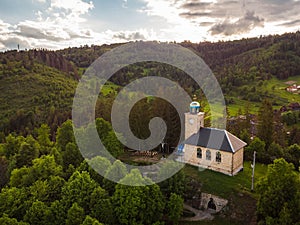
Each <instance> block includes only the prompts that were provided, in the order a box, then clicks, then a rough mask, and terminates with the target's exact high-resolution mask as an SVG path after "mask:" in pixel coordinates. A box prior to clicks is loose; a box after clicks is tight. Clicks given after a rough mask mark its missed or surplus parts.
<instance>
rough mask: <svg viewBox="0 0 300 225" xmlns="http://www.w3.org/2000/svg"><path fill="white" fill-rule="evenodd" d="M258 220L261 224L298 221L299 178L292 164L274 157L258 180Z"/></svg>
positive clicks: (299, 206)
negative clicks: (265, 172) (264, 173)
mask: <svg viewBox="0 0 300 225" xmlns="http://www.w3.org/2000/svg"><path fill="white" fill-rule="evenodd" d="M257 190H258V193H259V194H260V196H259V200H258V203H257V213H258V220H259V221H261V222H262V223H263V224H283V222H286V224H287V225H289V224H290V225H292V224H295V223H297V222H299V221H300V215H299V213H298V212H299V211H300V180H299V175H298V174H296V172H295V171H294V167H293V165H292V164H289V163H287V162H286V161H285V160H284V159H276V160H274V163H273V164H270V165H269V166H268V172H267V175H266V176H265V177H263V178H261V179H260V180H259V183H258V184H257Z"/></svg>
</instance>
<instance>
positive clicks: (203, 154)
mask: <svg viewBox="0 0 300 225" xmlns="http://www.w3.org/2000/svg"><path fill="white" fill-rule="evenodd" d="M245 146H246V143H245V142H243V141H242V140H240V139H239V138H237V137H236V136H234V135H233V134H231V133H229V132H228V131H226V130H223V129H217V128H211V127H204V113H203V112H200V104H199V103H198V102H196V101H194V102H192V103H191V104H190V111H189V112H187V113H185V141H184V142H183V143H182V144H181V145H179V146H178V148H177V152H178V155H179V157H178V161H181V162H184V163H187V164H191V165H194V166H198V167H200V168H205V169H210V170H214V171H218V172H221V173H224V174H227V175H230V176H234V175H236V174H237V173H238V172H239V171H242V170H243V155H244V147H245Z"/></svg>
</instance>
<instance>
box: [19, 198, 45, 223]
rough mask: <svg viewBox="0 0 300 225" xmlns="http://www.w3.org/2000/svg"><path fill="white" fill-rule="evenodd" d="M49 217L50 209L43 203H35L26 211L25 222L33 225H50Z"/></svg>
mask: <svg viewBox="0 0 300 225" xmlns="http://www.w3.org/2000/svg"><path fill="white" fill-rule="evenodd" d="M49 215H50V210H49V208H48V207H47V206H46V205H45V204H44V203H43V202H41V201H35V202H34V203H33V204H32V205H31V207H30V208H29V209H28V210H27V211H26V214H25V216H24V221H25V222H28V223H29V224H31V225H50V224H49V221H48V217H49Z"/></svg>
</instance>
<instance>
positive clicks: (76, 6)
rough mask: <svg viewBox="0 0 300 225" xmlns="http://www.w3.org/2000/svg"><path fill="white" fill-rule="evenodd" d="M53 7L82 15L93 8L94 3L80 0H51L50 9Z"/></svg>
mask: <svg viewBox="0 0 300 225" xmlns="http://www.w3.org/2000/svg"><path fill="white" fill-rule="evenodd" d="M55 8H57V9H65V10H67V11H71V12H72V13H75V14H77V15H82V14H85V13H87V12H88V11H89V10H91V9H93V8H94V4H93V2H92V1H90V2H89V3H87V2H84V1H82V0H51V7H50V10H52V9H55Z"/></svg>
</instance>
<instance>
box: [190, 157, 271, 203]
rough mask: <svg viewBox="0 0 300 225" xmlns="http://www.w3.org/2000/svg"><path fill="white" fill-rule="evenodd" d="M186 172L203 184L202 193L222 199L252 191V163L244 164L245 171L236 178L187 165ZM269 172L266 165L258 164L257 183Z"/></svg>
mask: <svg viewBox="0 0 300 225" xmlns="http://www.w3.org/2000/svg"><path fill="white" fill-rule="evenodd" d="M184 172H185V174H186V175H187V176H189V177H192V178H193V179H195V180H197V181H199V182H200V183H202V191H203V192H208V193H211V194H215V195H218V196H220V197H224V198H226V197H228V196H229V195H230V194H232V193H236V192H247V193H250V191H251V174H252V168H251V163H250V162H244V170H243V171H242V172H240V173H238V174H237V175H236V176H233V177H231V176H227V175H224V174H222V173H218V172H214V171H211V170H204V171H201V170H199V169H198V168H197V167H194V166H190V165H186V166H185V167H184ZM266 172H267V166H266V165H264V164H259V163H258V164H256V166H255V176H254V177H255V183H256V182H257V180H258V179H259V178H260V177H262V176H264V175H265V174H266Z"/></svg>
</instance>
